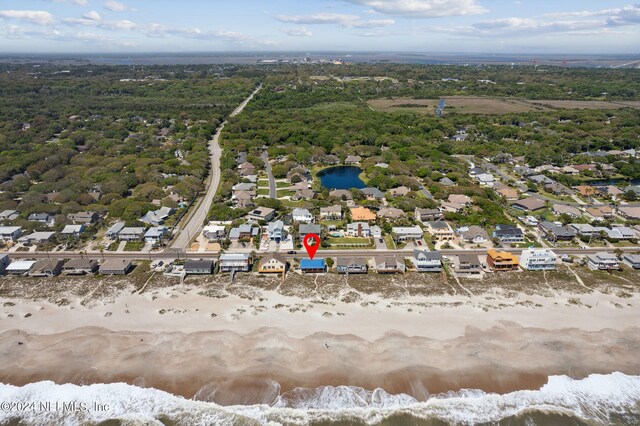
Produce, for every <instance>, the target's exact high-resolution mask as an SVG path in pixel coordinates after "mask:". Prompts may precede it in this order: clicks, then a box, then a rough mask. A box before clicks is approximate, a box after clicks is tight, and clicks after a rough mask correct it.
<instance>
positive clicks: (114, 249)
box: [107, 241, 120, 251]
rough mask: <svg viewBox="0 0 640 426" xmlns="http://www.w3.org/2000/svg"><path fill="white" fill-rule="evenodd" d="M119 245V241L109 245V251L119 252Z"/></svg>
mask: <svg viewBox="0 0 640 426" xmlns="http://www.w3.org/2000/svg"><path fill="white" fill-rule="evenodd" d="M119 245H120V243H119V242H118V241H114V242H112V243H111V244H109V247H107V251H116V250H118V246H119Z"/></svg>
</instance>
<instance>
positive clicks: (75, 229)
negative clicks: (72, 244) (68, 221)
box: [60, 225, 85, 238]
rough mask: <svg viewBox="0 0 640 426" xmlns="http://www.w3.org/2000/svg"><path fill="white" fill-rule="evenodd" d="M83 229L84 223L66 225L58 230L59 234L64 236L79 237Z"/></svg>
mask: <svg viewBox="0 0 640 426" xmlns="http://www.w3.org/2000/svg"><path fill="white" fill-rule="evenodd" d="M84 230H85V227H84V225H67V226H65V227H64V229H63V230H62V231H61V232H60V235H62V236H63V237H66V238H79V237H80V234H82V233H83V232H84Z"/></svg>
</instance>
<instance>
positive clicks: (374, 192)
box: [360, 187, 384, 200]
mask: <svg viewBox="0 0 640 426" xmlns="http://www.w3.org/2000/svg"><path fill="white" fill-rule="evenodd" d="M360 192H362V193H363V194H364V196H365V197H366V198H367V200H384V192H382V191H380V190H379V189H378V188H371V187H369V188H362V189H361V190H360Z"/></svg>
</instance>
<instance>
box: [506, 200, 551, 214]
mask: <svg viewBox="0 0 640 426" xmlns="http://www.w3.org/2000/svg"><path fill="white" fill-rule="evenodd" d="M511 207H513V208H514V209H517V210H522V211H528V212H535V211H537V210H542V209H544V208H545V207H546V204H545V203H544V201H542V200H538V199H537V198H533V197H528V198H525V199H523V200H518V201H515V202H513V203H511Z"/></svg>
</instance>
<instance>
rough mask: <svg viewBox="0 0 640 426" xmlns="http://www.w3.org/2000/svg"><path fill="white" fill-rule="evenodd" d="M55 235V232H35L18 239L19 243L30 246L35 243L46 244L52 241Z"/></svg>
mask: <svg viewBox="0 0 640 426" xmlns="http://www.w3.org/2000/svg"><path fill="white" fill-rule="evenodd" d="M54 235H55V232H33V233H31V234H29V235H24V236H22V237H20V238H18V242H19V243H20V244H22V245H25V246H30V245H32V244H34V243H36V244H44V243H47V242H49V241H51V239H52V238H53V236H54Z"/></svg>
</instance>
